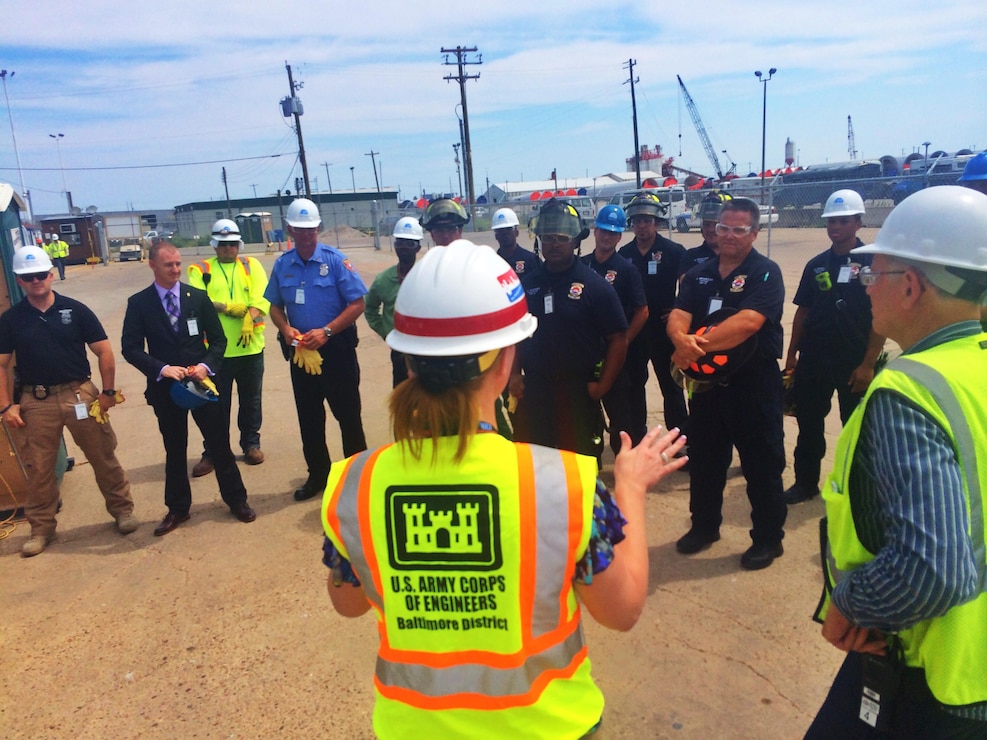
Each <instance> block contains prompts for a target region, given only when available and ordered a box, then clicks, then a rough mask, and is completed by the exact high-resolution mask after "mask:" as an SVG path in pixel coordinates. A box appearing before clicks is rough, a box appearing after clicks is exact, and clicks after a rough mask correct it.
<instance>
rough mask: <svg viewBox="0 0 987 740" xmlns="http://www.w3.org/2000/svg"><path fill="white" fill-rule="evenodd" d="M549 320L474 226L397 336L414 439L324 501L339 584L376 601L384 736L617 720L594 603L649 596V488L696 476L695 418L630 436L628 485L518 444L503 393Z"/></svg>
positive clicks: (632, 606)
mask: <svg viewBox="0 0 987 740" xmlns="http://www.w3.org/2000/svg"><path fill="white" fill-rule="evenodd" d="M536 326H537V320H536V319H535V317H533V316H532V315H531V314H530V313H528V310H527V302H526V299H525V294H524V290H523V288H522V287H521V283H520V281H519V280H518V277H517V275H516V274H515V272H514V270H513V269H511V267H510V266H509V265H508V264H507V263H505V262H504V261H503V260H502V259H501V258H499V257H497V256H496V255H495V254H494V252H493V250H491V249H487V248H484V247H477V246H476V245H474V244H472V243H470V242H468V241H465V240H457V241H454V242H453V243H451V244H449V245H448V246H447V247H446V248H445V249H433V250H431V251H429V252H428V253H427V254H426V255H425V257H424V259H422V260H421V261H420V262H419V264H418V265H417V266H416V267H415V268H414V269H413V270H411V272H409V273H408V276H407V277H406V278H405V280H404V282H403V283H402V284H401V288H400V289H399V291H398V295H397V302H396V306H395V312H394V330H393V331H392V332H390V334H388V336H387V343H388V345H390V347H391V348H392V349H394V350H396V351H398V352H402V353H404V354H405V356H406V357H407V360H408V366H409V369H410V371H411V377H410V379H409V380H408V381H406V382H404V383H402V384H401V385H400V386H398V387H397V389H395V390H394V391H393V392H392V394H391V398H390V414H391V424H392V430H393V433H394V437H395V439H396V440H397V442H396V443H394V444H391V445H387V446H385V447H382V448H379V449H377V450H370V451H366V452H361V453H359V454H357V455H354V456H353V457H350V458H348V459H346V460H345V461H343V462H342V463H338V464H334V465H333V466H332V470H331V472H330V474H329V481H328V484H327V486H326V491H325V495H324V498H323V504H322V521H323V525H324V528H325V531H326V534H327V539H326V540H325V542H324V548H323V549H324V558H323V559H324V562H325V564H326V565H327V566H328V567H330V568H331V569H332V574H331V575H330V577H329V596H330V598H331V599H332V603H333V606H334V607H335V608H336V611H338V612H339V613H340V614H342V615H344V616H348V617H358V616H360V615H362V614H364V613H366V612H367V611H369V610H370V609H373V610H374V614H375V616H376V619H377V622H378V628H379V632H380V647H379V652H378V659H377V664H376V675H375V679H374V685H375V689H376V705H375V708H374V715H373V724H374V732H375V733H376V735H377V736H378V737H380V738H384V739H385V740H386V739H388V738H398V737H416V738H421V737H429V738H471V739H478V738H497V740H501V739H502V738H512V737H525V738H552V740H556V739H557V738H579V737H582V736H584V735H586V734H587V733H589V732H591V731H593V730H594V729H595V728H596V727H597V726H598V725H599V724H600V722H601V718H602V712H603V695H602V693H601V692H600V689H599V688H598V687H597V686H596V685H595V683H594V682H593V679H592V677H591V675H590V661H589V659H588V657H587V647H586V644H585V641H584V639H583V631H582V626H581V610H580V604H581V605H582V606H584V607H586V609H588V610H589V613H590V614H591V615H592V616H593V617H594V618H595V619H596V620H597V621H598V622H600V623H601V624H603V625H604V626H606V627H609V628H611V629H618V630H629V629H630V628H631V627H633V626H634V624H635V623H636V622H637V620H638V618H639V616H640V614H641V611H642V609H643V607H644V601H645V597H646V592H647V583H648V550H647V542H646V537H645V529H644V496H645V491H646V490H647V488H648V487H649V486H651V485H652V484H654V483H655V482H656V481H658V480H659V479H661V478H662V477H663V476H664V475H665V474H667V473H669V472H672V471H674V470H678V469H679V468H680V467H681V466H682V465H683V464H684V463H685V458H677V457H675V455H676V453H678V452H679V451H680V450H681V449H682V446H683V444H684V441H685V440H684V438H683V437H679V436H678V432H676V431H672V432H667V433H663V432H662V430H661V429H660V428H657V429H655V430H653V431H651V432H650V433H648V434H647V435H646V436H645V438H644V440H643V441H642V443H641V444H640V445H638V446H637V447H634V448H632V447H631V444H630V438H629V437H628V436H627V435H626V434H622V435H621V436H622V438H623V447H622V450H621V452H620V454H619V455H618V456H617V459H616V463H615V467H614V477H615V481H616V484H615V487H614V492H613V495H612V496H611V494H610V493H609V492H608V491H607V489H606V487H605V486H604V485H603V484H602V483H601V482H600V481H599V480H598V479H597V477H596V470H597V468H596V459H595V458H593V457H589V456H585V455H579V454H577V453H575V452H570V451H566V450H557V449H553V448H548V447H540V446H537V445H529V444H522V443H514V442H510V441H508V440H507V439H505V438H504V437H502V436H500V435H499V434H497V433H496V432H495V424H496V415H495V410H494V406H495V402H496V400H497V399H498V398H499V397H500V394H501V392H502V391H503V389H504V387H505V386H506V385H507V380H508V377H509V375H510V372H511V366H512V363H513V360H514V354H515V350H516V347H515V345H516V344H517V343H518V342H521V341H523V340H525V339H527V338H528V337H530V336H531V335H532V333H533V332H534V330H535V327H536Z"/></svg>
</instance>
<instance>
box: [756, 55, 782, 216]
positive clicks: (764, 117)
mask: <svg viewBox="0 0 987 740" xmlns="http://www.w3.org/2000/svg"><path fill="white" fill-rule="evenodd" d="M777 71H778V70H777V69H776V68H775V67H772V68H771V69H769V70H768V76H767V77H764V76H763V75H762V74H761V70H757V71H756V72H754V76H755V77H757V79H758V81H759V82H760V83H761V84H762V85H764V95H763V98H762V102H761V201H762V202H763V201H764V167H765V162H764V156H765V152H766V149H767V133H768V83H769V82H770V81H771V78H772V77H774V74H775V72H777Z"/></svg>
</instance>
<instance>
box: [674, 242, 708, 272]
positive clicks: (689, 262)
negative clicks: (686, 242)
mask: <svg viewBox="0 0 987 740" xmlns="http://www.w3.org/2000/svg"><path fill="white" fill-rule="evenodd" d="M715 256H716V252H714V251H713V248H712V247H711V246H709V244H707V243H706V242H703V243H702V244H700V245H699V246H698V247H693V248H692V249H687V250H685V257H683V258H682V264H681V265H679V275H685V274H686V273H687V272H689V270H691V269H692V268H693V267H695V266H696V265H701V264H702V263H703V262H707V261H709V260H711V259H713V258H714V257H715Z"/></svg>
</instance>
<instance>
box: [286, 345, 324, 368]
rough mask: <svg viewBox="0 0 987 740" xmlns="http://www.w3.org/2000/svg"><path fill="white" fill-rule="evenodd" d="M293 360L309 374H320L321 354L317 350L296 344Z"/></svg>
mask: <svg viewBox="0 0 987 740" xmlns="http://www.w3.org/2000/svg"><path fill="white" fill-rule="evenodd" d="M293 362H294V363H295V364H296V365H298V367H300V368H301V369H302V370H304V371H305V372H306V373H308V374H309V375H322V355H320V354H319V352H318V350H314V349H305V348H304V347H302V346H301V345H298V346H297V347H295V357H294V360H293Z"/></svg>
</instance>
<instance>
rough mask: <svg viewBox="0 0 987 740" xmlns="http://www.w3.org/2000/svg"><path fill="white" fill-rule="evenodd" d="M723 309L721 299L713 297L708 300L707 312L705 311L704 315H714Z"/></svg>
mask: <svg viewBox="0 0 987 740" xmlns="http://www.w3.org/2000/svg"><path fill="white" fill-rule="evenodd" d="M721 308H723V299H722V298H720V297H719V296H713V297H712V298H710V299H709V310H707V311H706V315H707V316H709V315H710V314H711V313H715V312H716V311H719V310H720V309H721Z"/></svg>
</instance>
